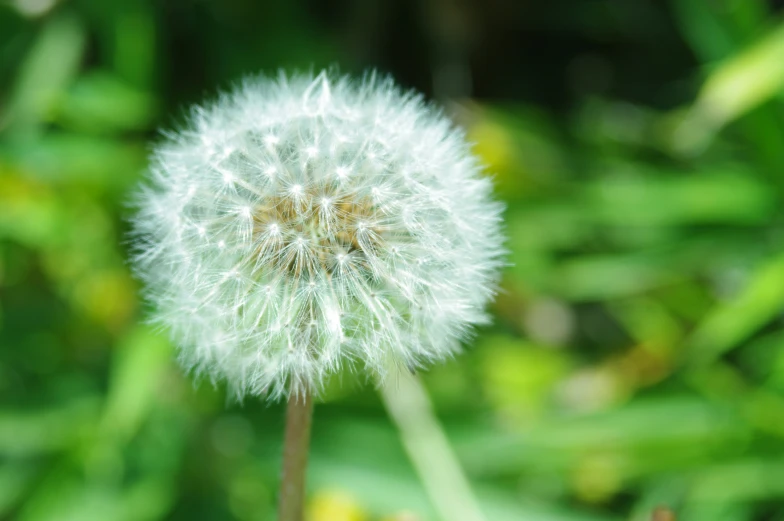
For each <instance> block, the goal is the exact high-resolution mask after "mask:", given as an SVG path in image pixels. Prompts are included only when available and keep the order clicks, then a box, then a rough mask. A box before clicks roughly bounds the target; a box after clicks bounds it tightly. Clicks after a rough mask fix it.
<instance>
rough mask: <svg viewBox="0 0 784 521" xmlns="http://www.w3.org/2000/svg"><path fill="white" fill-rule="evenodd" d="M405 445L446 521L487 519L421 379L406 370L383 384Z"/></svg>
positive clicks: (384, 395)
mask: <svg viewBox="0 0 784 521" xmlns="http://www.w3.org/2000/svg"><path fill="white" fill-rule="evenodd" d="M381 396H382V398H383V399H384V405H385V406H386V408H387V411H388V412H389V416H390V417H391V418H392V421H393V422H394V423H395V425H396V426H397V428H398V432H399V433H400V438H401V440H402V442H403V447H404V448H405V450H406V452H407V453H408V457H409V458H410V460H411V463H413V465H414V470H415V471H416V472H417V474H419V479H420V480H421V481H422V484H423V485H424V487H425V490H426V491H427V494H428V496H430V500H431V501H432V503H433V506H434V507H435V508H436V510H437V511H438V514H439V516H440V517H441V519H443V520H444V521H446V520H448V521H485V517H484V515H483V514H482V511H481V509H480V508H479V503H478V501H477V500H476V497H475V496H474V492H473V490H472V489H471V485H470V483H469V482H468V478H467V477H466V475H465V472H464V471H463V468H462V466H461V465H460V462H459V461H458V459H457V456H456V455H455V452H454V450H453V449H452V446H451V445H450V443H449V439H448V438H447V437H446V434H444V430H443V428H442V427H441V424H440V423H439V421H438V418H436V416H435V413H434V412H433V405H432V403H431V402H430V398H429V397H428V395H427V391H426V390H425V387H424V386H423V385H422V382H420V380H419V378H417V377H416V376H415V375H412V374H410V373H408V372H407V371H401V372H400V373H398V375H397V378H389V380H388V382H387V383H386V385H383V386H382V387H381Z"/></svg>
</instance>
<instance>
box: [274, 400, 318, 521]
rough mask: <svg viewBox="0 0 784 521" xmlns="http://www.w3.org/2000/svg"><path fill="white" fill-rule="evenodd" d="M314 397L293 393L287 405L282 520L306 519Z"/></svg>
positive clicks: (282, 482)
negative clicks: (306, 485) (306, 493)
mask: <svg viewBox="0 0 784 521" xmlns="http://www.w3.org/2000/svg"><path fill="white" fill-rule="evenodd" d="M312 420H313V398H312V397H311V396H310V393H305V395H304V396H296V395H292V396H290V397H289V402H288V406H287V407H286V434H285V438H284V441H283V476H282V478H281V483H280V501H279V503H278V521H302V516H303V511H304V503H305V468H306V467H307V465H308V449H309V447H310V425H311V423H312Z"/></svg>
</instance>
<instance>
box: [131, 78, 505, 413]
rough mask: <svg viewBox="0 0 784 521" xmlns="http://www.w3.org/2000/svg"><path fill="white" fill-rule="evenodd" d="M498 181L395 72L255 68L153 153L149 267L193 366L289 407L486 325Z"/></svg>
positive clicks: (146, 219)
mask: <svg viewBox="0 0 784 521" xmlns="http://www.w3.org/2000/svg"><path fill="white" fill-rule="evenodd" d="M491 188H492V187H491V182H490V180H489V179H488V178H487V177H484V176H483V175H482V168H481V166H480V164H479V163H478V161H477V159H476V158H475V157H474V156H473V155H472V154H471V152H470V146H469V144H467V143H466V142H465V139H464V135H463V133H462V132H461V131H460V130H458V129H456V128H455V127H454V126H453V125H452V124H451V123H450V122H449V121H448V119H446V118H445V117H444V116H443V115H442V114H441V113H440V112H438V111H437V110H436V109H434V108H433V107H431V106H429V105H427V104H425V103H424V102H423V101H422V99H421V97H420V96H418V95H414V94H411V93H406V92H403V91H401V90H400V89H398V88H397V87H396V86H395V85H394V84H393V83H392V81H391V80H388V79H378V78H377V77H376V76H375V75H369V76H367V77H366V78H365V79H364V80H362V81H361V82H352V81H351V80H350V79H348V78H345V77H343V78H338V77H331V76H330V75H328V74H326V73H321V74H319V75H318V76H315V77H314V76H312V75H302V76H294V77H286V76H283V75H281V76H280V77H279V78H277V79H274V80H273V79H268V78H263V77H261V78H255V79H251V80H248V81H246V82H244V83H243V84H242V85H241V86H239V87H238V88H236V89H235V90H233V91H231V92H229V93H226V94H223V95H222V96H220V97H219V98H218V99H217V100H216V101H213V102H211V103H209V104H206V105H202V106H198V107H195V108H194V109H193V110H192V112H191V115H190V118H189V120H188V123H187V124H186V125H185V126H184V127H183V128H182V129H181V130H180V131H178V132H176V133H171V134H168V135H167V139H166V140H165V141H164V142H163V143H161V144H160V145H158V146H157V148H156V149H155V152H154V155H153V161H152V166H151V169H150V178H149V180H148V182H147V184H146V185H145V186H144V187H143V188H142V189H141V191H140V193H139V195H138V206H139V212H138V215H137V217H136V219H135V222H134V230H135V236H136V245H137V248H136V253H135V263H136V266H137V271H138V273H139V275H140V277H141V279H142V280H143V281H144V283H145V287H146V294H147V297H148V299H149V300H150V301H151V302H152V303H153V304H154V305H155V309H156V311H155V313H156V315H155V318H156V319H157V320H158V321H159V322H160V323H162V324H164V325H165V326H167V327H168V328H169V330H170V332H171V336H172V339H173V341H174V342H175V344H177V345H178V346H179V354H180V361H181V363H182V364H183V365H184V366H185V367H186V368H188V369H192V370H193V371H194V372H195V373H196V374H198V375H205V376H207V377H208V378H210V379H211V380H213V381H224V382H226V384H227V386H228V388H229V389H230V390H231V392H233V394H234V395H235V396H237V397H243V396H246V395H259V396H264V397H267V398H268V399H272V400H275V399H279V398H289V404H290V410H289V411H290V413H291V406H292V405H291V404H292V403H296V402H302V403H303V404H304V405H303V406H307V402H308V400H309V399H310V396H311V395H312V394H317V393H318V392H319V391H320V390H321V389H322V388H323V385H324V383H325V381H326V379H327V378H328V377H329V376H330V375H332V374H334V373H336V372H338V371H340V370H341V369H342V368H344V367H348V368H352V369H355V370H358V371H360V372H362V373H363V374H368V375H374V376H376V377H378V378H383V377H384V375H385V374H387V373H388V371H389V370H390V369H391V368H394V367H407V368H411V369H414V368H421V367H426V366H428V365H429V364H431V363H434V362H437V361H440V360H443V359H445V358H447V357H449V356H451V355H453V354H454V353H456V352H457V351H459V349H460V343H461V341H463V340H465V339H466V338H467V337H468V336H469V335H470V334H471V331H472V328H473V327H474V326H475V325H477V324H482V323H485V322H486V321H487V318H488V317H487V314H486V313H485V310H484V308H485V306H486V304H487V303H488V301H489V300H490V299H491V298H492V296H493V294H494V291H495V287H496V283H497V278H498V271H499V266H500V265H501V254H502V247H501V243H502V238H501V232H500V212H501V207H500V205H499V204H498V203H496V202H495V201H494V200H493V199H492V194H491ZM308 411H309V410H308ZM302 414H309V412H307V411H306V412H305V413H302Z"/></svg>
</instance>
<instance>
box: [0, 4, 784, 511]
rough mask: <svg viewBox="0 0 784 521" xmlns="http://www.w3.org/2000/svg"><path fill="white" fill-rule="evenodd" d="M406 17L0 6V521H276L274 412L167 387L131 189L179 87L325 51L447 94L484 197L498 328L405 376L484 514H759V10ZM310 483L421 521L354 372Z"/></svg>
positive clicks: (766, 119) (768, 327)
mask: <svg viewBox="0 0 784 521" xmlns="http://www.w3.org/2000/svg"><path fill="white" fill-rule="evenodd" d="M544 4H546V5H544ZM400 5H403V7H400V6H399V5H398V4H397V3H396V2H386V1H383V0H373V1H367V2H362V1H360V0H356V1H346V2H338V1H332V2H328V3H324V4H321V3H318V2H306V1H301V2H274V3H273V2H270V3H263V2H262V3H256V2H250V1H243V0H233V1H230V2H228V1H227V2H212V1H211V0H201V1H182V2H175V1H172V2H152V1H151V0H116V1H112V2H108V1H107V2H102V1H99V0H93V1H91V0H81V1H79V0H74V1H66V0H62V1H58V0H13V1H12V2H10V3H6V4H3V5H0V35H2V36H0V132H1V133H2V140H1V141H0V519H15V520H19V521H65V520H74V521H92V520H106V519H111V520H127V521H131V520H134V521H135V520H150V521H152V520H159V519H171V520H202V519H204V520H207V519H210V520H217V519H237V520H248V521H251V520H265V519H271V518H272V515H273V513H274V508H275V493H276V492H275V491H276V486H277V472H278V465H279V459H280V455H279V452H280V444H281V436H282V426H283V420H282V417H281V416H282V410H281V408H280V407H277V406H265V405H262V404H260V403H255V402H248V403H245V404H243V405H242V406H239V405H236V404H231V403H228V404H227V403H226V399H225V397H224V394H223V393H222V392H221V390H220V389H217V390H216V389H213V388H212V387H211V386H210V385H208V384H206V383H203V384H202V385H200V386H198V387H194V386H193V385H192V384H191V381H190V379H189V378H188V377H187V376H185V375H183V374H181V372H180V370H179V369H178V368H177V367H176V365H175V363H174V361H173V358H174V350H173V349H172V347H171V346H170V345H169V344H168V343H167V341H166V339H165V334H162V333H161V332H159V331H155V330H153V329H152V328H151V327H149V326H147V325H145V324H144V322H143V316H144V311H143V309H142V306H141V305H140V303H139V302H138V298H137V290H138V288H137V284H136V282H134V280H133V279H132V277H131V276H130V274H129V270H128V266H127V265H126V261H125V259H126V249H127V245H126V243H125V239H124V236H125V232H126V224H125V220H124V219H125V218H127V216H128V212H129V210H128V208H127V206H126V204H125V203H126V202H127V201H128V197H129V193H130V191H131V190H132V188H133V186H134V184H135V183H136V182H137V180H138V179H139V177H140V175H141V173H142V172H143V170H144V168H145V163H146V153H147V143H148V142H149V141H150V140H151V139H154V138H155V128H156V127H157V126H158V125H161V124H163V125H164V126H166V125H171V124H172V121H176V120H177V118H178V117H179V115H180V114H181V113H182V110H183V107H184V106H186V105H187V103H189V102H191V101H194V100H198V99H200V98H201V97H202V96H203V95H204V94H205V93H210V92H213V91H214V89H215V87H216V86H225V85H226V82H227V81H230V80H231V79H235V78H237V77H239V76H240V75H242V74H244V73H254V72H257V71H259V70H266V71H274V69H275V68H277V67H286V68H291V67H308V66H315V67H319V66H323V65H328V64H330V63H332V62H338V63H341V67H342V69H343V70H344V71H355V70H361V69H362V68H363V67H364V66H367V65H370V66H378V67H381V68H382V69H387V70H389V71H390V72H393V73H394V74H395V75H396V76H398V77H400V78H401V79H402V81H403V82H404V83H407V84H411V85H414V86H417V87H418V88H420V89H424V90H426V91H427V92H429V93H430V94H431V95H433V96H434V97H436V98H441V99H442V100H443V101H445V102H446V106H447V107H448V110H449V111H450V112H451V113H452V114H453V115H454V117H455V118H456V119H457V120H458V121H459V122H461V123H462V124H463V125H465V126H466V128H467V129H468V133H469V137H470V139H471V140H472V141H474V142H475V143H476V150H477V152H478V153H479V154H480V155H481V156H482V157H483V159H484V160H485V162H486V163H487V164H488V165H489V167H490V170H491V171H492V172H493V174H494V175H495V177H496V180H497V186H498V192H499V194H500V195H501V197H502V198H503V199H504V200H505V201H506V202H507V204H508V210H507V214H506V218H507V229H508V235H509V242H508V248H509V250H510V256H509V261H510V266H509V268H508V269H507V271H506V274H505V278H504V284H503V292H502V293H501V294H500V295H499V298H498V301H497V303H496V304H495V306H494V313H495V315H496V317H497V319H496V323H495V325H494V326H493V327H492V328H488V329H487V330H484V331H482V332H481V334H480V335H479V336H478V338H477V339H476V341H475V342H474V343H472V345H470V346H468V349H467V353H466V354H465V355H464V356H462V357H460V358H458V359H457V360H455V361H454V362H451V363H449V364H446V365H444V366H442V367H438V368H436V369H435V370H433V371H431V372H430V373H428V374H427V375H425V376H424V378H425V381H426V384H427V385H428V388H429V390H430V391H431V393H432V396H433V399H434V402H435V404H436V407H437V411H438V413H439V416H440V418H441V420H442V421H443V424H444V426H445V428H446V430H447V433H448V435H449V437H450V439H451V440H452V442H453V443H454V445H455V448H456V450H457V452H458V455H459V457H460V459H461V461H462V463H463V464H464V465H465V468H466V472H467V474H468V475H469V477H470V479H471V481H472V484H473V485H474V486H475V487H476V491H477V495H478V497H479V500H480V502H481V505H482V508H483V509H484V510H485V513H486V515H487V517H488V519H491V520H493V521H506V520H509V521H520V520H523V521H526V520H537V521H615V520H622V519H626V520H631V521H644V520H647V519H649V518H650V515H651V512H653V510H654V508H655V507H656V506H657V505H667V506H668V507H669V508H671V509H673V510H674V511H676V512H678V519H679V521H747V520H748V521H752V520H770V521H775V520H779V521H783V520H784V327H782V326H783V325H784V324H783V323H782V309H783V308H784V227H783V226H782V225H784V213H782V207H784V205H783V204H782V202H784V20H783V19H782V13H781V11H780V6H779V10H778V11H777V10H776V9H777V7H776V2H766V1H763V0H713V1H711V0H686V1H680V0H671V1H670V2H653V1H643V0H634V1H629V2H618V1H612V0H594V1H590V2H584V1H569V0H559V1H556V2H549V3H543V5H539V3H533V2H519V3H518V2H502V1H500V0H498V1H496V2H490V3H488V5H487V7H484V6H483V5H482V3H481V2H471V1H466V2H440V1H435V0H433V1H431V2H424V3H422V4H421V5H419V4H416V3H415V4H411V3H401V4H400ZM472 15H475V16H472ZM518 25H519V28H517V27H518ZM518 29H519V30H518ZM521 34H522V35H523V36H521ZM510 42H511V43H510ZM514 42H519V47H516V46H515V45H517V44H515V43H514ZM540 50H541V53H542V54H541V57H539V58H537V53H539V52H540ZM497 51H503V53H506V54H504V55H503V56H501V57H499V55H498V52H497ZM423 55H426V56H429V57H427V58H423V57H422V56H423ZM517 55H519V56H521V58H519V60H518V59H517V58H514V57H513V56H517ZM526 57H528V58H526ZM537 59H538V61H537ZM504 60H509V67H507V68H504V66H503V64H504ZM514 60H517V61H514ZM559 60H560V61H559ZM522 65H525V67H522ZM518 66H519V67H518ZM461 67H462V69H461ZM526 67H527V68H526ZM507 69H508V70H507ZM518 69H519V70H518ZM461 70H463V71H464V72H465V70H468V71H469V73H470V71H471V70H473V71H474V73H473V74H469V77H470V78H471V79H472V80H473V84H474V86H475V88H476V96H474V97H473V98H469V97H468V96H469V95H470V94H471V92H470V85H471V82H467V83H466V82H465V81H463V80H465V74H463V73H461V72H460V71H461ZM444 71H446V72H444ZM450 71H451V72H450ZM455 71H458V72H455ZM564 71H565V72H564ZM439 78H440V79H439ZM444 78H446V79H444ZM431 80H432V83H431ZM447 98H448V100H447ZM309 485H310V489H311V495H310V497H311V499H310V503H309V509H310V516H311V517H310V519H311V521H327V520H329V521H342V520H343V521H368V520H382V519H383V520H385V521H392V520H401V521H402V520H403V519H423V520H424V519H434V518H435V517H434V516H435V514H434V511H433V508H432V506H431V505H430V503H429V501H428V498H427V496H426V495H425V493H424V491H423V489H422V486H421V485H420V483H419V482H418V481H417V479H416V477H415V475H414V473H413V471H412V470H411V465H410V464H409V463H408V462H407V460H406V457H405V455H404V452H403V450H402V447H401V444H400V440H399V437H398V435H397V433H396V432H395V430H394V428H393V427H392V424H391V423H390V421H389V420H388V418H387V417H386V415H385V413H384V410H383V407H382V406H381V403H380V401H379V399H378V397H377V396H376V394H375V391H374V390H373V389H372V386H367V385H364V386H363V385H355V384H352V383H349V382H344V384H343V385H342V386H340V385H337V386H336V387H335V389H334V390H333V391H332V392H330V394H329V395H328V396H327V397H326V398H325V403H324V404H321V405H319V407H318V408H317V412H316V420H315V431H314V440H313V453H312V467H311V473H310V476H309ZM406 512H408V514H406ZM406 516H409V517H406Z"/></svg>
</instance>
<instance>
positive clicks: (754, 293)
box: [686, 255, 784, 364]
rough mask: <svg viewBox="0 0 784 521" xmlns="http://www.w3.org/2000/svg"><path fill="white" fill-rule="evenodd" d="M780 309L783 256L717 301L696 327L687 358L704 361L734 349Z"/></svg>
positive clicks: (783, 286) (783, 285)
mask: <svg viewBox="0 0 784 521" xmlns="http://www.w3.org/2000/svg"><path fill="white" fill-rule="evenodd" d="M782 309H784V255H780V256H778V257H774V258H772V259H770V260H769V261H768V262H766V263H765V264H763V265H762V266H759V267H758V268H757V270H756V271H755V272H754V273H752V274H751V276H750V277H749V280H748V282H747V284H746V286H745V287H744V288H743V290H742V291H741V292H740V293H739V294H738V295H737V296H736V297H734V298H732V299H731V300H729V301H727V302H724V303H721V304H719V305H718V306H717V307H716V308H715V309H714V310H713V311H711V312H710V313H709V314H708V315H707V316H706V317H705V319H704V320H703V321H702V323H700V324H699V325H698V326H697V329H696V331H695V332H694V334H693V336H692V338H691V340H690V341H689V342H688V349H689V351H688V353H687V355H686V356H687V359H688V360H689V361H690V362H693V363H699V364H707V363H709V362H711V361H712V360H714V359H716V358H717V357H718V356H720V355H722V354H723V353H725V352H727V351H729V350H731V349H734V348H736V347H738V346H739V345H740V343H741V342H743V341H744V340H746V339H747V338H748V337H749V336H750V335H752V334H753V333H754V332H755V331H757V330H758V329H759V328H760V327H762V326H763V325H765V324H766V323H768V322H769V321H770V320H772V319H773V318H774V317H775V316H776V315H778V314H779V313H781V310H782Z"/></svg>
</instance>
